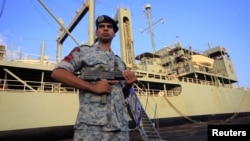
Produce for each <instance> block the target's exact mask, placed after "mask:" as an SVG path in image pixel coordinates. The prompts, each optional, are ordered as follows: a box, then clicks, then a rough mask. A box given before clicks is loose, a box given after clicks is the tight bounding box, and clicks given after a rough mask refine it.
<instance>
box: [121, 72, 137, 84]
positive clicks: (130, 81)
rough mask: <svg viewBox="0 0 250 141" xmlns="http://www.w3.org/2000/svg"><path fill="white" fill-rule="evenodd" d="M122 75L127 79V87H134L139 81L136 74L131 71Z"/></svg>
mask: <svg viewBox="0 0 250 141" xmlns="http://www.w3.org/2000/svg"><path fill="white" fill-rule="evenodd" d="M122 75H123V77H124V79H125V84H126V85H132V84H133V83H134V82H136V81H137V78H136V76H135V72H133V71H130V70H124V71H123V72H122Z"/></svg>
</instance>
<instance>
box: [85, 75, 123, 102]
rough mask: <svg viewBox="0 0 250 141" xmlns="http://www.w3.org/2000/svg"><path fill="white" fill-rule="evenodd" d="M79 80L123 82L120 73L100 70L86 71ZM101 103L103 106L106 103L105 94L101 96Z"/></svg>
mask: <svg viewBox="0 0 250 141" xmlns="http://www.w3.org/2000/svg"><path fill="white" fill-rule="evenodd" d="M81 79H83V80H86V81H96V80H101V79H106V80H124V77H123V76H122V72H121V71H112V72H107V71H101V70H87V71H84V72H83V73H82V74H81ZM101 102H102V103H103V104H105V103H106V102H107V95H106V94H103V95H102V101H101Z"/></svg>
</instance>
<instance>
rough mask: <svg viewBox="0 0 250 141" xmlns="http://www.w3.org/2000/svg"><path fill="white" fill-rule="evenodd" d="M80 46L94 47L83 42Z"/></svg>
mask: <svg viewBox="0 0 250 141" xmlns="http://www.w3.org/2000/svg"><path fill="white" fill-rule="evenodd" d="M79 47H92V46H91V45H87V44H82V45H80V46H79Z"/></svg>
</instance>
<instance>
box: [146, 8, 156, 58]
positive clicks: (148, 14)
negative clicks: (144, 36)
mask: <svg viewBox="0 0 250 141" xmlns="http://www.w3.org/2000/svg"><path fill="white" fill-rule="evenodd" d="M145 9H146V12H147V17H148V25H149V31H150V37H151V43H152V49H153V53H155V42H154V33H153V29H152V22H151V16H150V15H151V6H150V4H146V6H145Z"/></svg>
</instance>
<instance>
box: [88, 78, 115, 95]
mask: <svg viewBox="0 0 250 141" xmlns="http://www.w3.org/2000/svg"><path fill="white" fill-rule="evenodd" d="M93 85H94V86H93V89H92V92H93V93H96V94H107V93H108V94H110V93H111V88H112V87H111V85H110V82H109V81H107V80H100V81H96V82H95V84H93Z"/></svg>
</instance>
